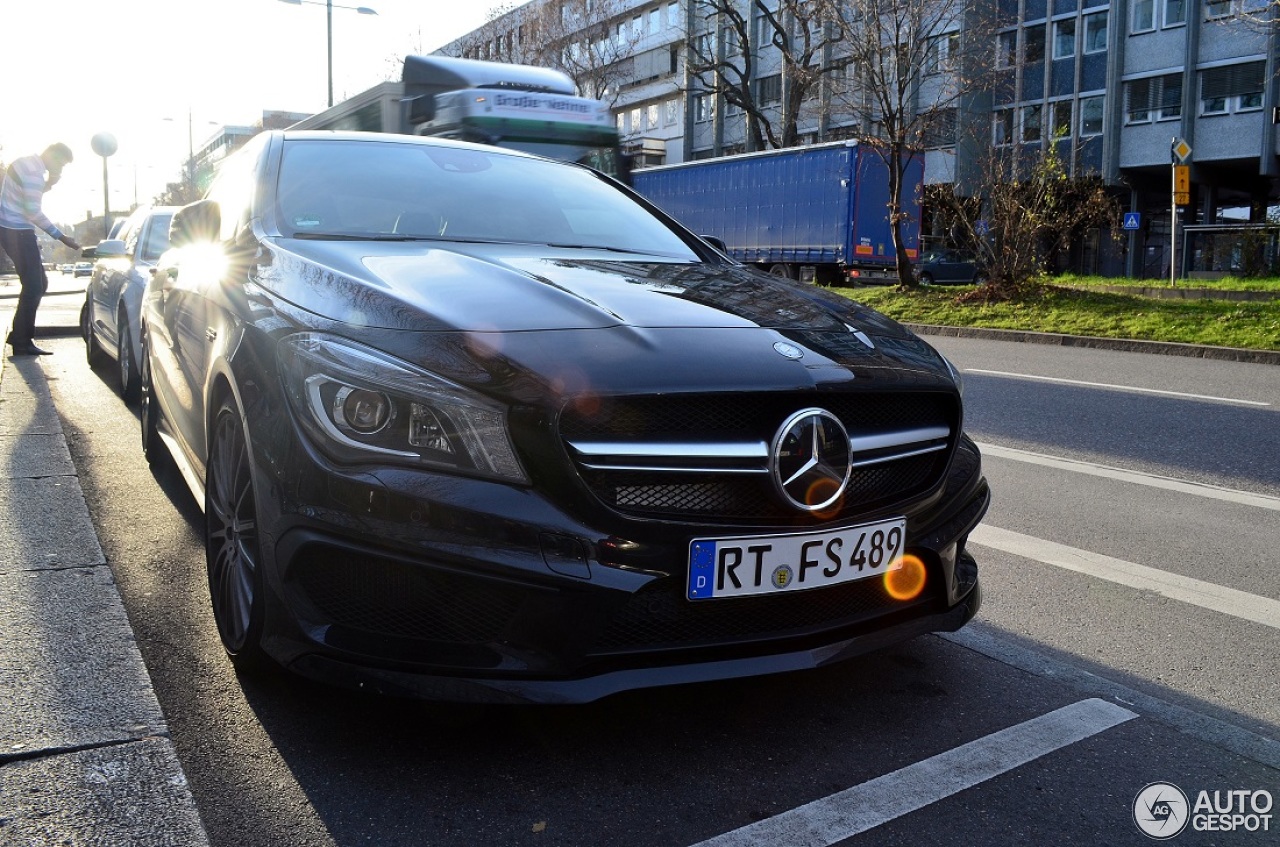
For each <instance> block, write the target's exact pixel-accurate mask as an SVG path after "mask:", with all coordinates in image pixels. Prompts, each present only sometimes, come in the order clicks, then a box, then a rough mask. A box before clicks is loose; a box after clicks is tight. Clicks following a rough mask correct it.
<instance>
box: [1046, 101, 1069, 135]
mask: <svg viewBox="0 0 1280 847" xmlns="http://www.w3.org/2000/svg"><path fill="white" fill-rule="evenodd" d="M1049 108H1050V109H1051V110H1052V111H1051V112H1050V117H1049V120H1050V122H1051V123H1050V126H1051V127H1052V129H1053V140H1054V141H1058V140H1059V139H1063V138H1070V137H1071V101H1070V100H1059V101H1057V102H1056V103H1050V104H1049Z"/></svg>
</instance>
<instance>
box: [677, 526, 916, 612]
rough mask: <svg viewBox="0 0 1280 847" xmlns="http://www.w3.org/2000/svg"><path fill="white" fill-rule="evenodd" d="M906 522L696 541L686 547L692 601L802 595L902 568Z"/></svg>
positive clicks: (689, 595)
mask: <svg viewBox="0 0 1280 847" xmlns="http://www.w3.org/2000/svg"><path fill="white" fill-rule="evenodd" d="M905 538H906V520H905V519H903V518H893V519H891V520H887V521H879V522H878V523H870V524H863V525H862V526H851V527H845V528H843V529H836V530H827V531H825V532H805V533H797V534H791V535H748V536H743V537H740V538H698V539H695V540H694V541H692V542H691V543H690V544H689V591H688V597H689V599H690V600H718V599H721V598H724V597H746V596H748V595H752V594H775V593H777V592H779V591H804V590H805V589H809V588H822V587H824V586H827V585H836V584H838V583H841V582H852V581H854V580H858V579H867V578H869V577H873V576H879V575H880V574H883V573H884V572H885V571H888V570H893V569H896V568H899V567H901V566H902V562H901V559H902V550H903V546H904V541H905Z"/></svg>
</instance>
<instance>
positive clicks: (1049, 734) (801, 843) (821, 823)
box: [694, 699, 1137, 847]
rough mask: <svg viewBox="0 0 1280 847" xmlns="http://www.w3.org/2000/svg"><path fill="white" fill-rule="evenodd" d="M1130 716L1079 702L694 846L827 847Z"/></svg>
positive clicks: (1107, 705) (1108, 705)
mask: <svg viewBox="0 0 1280 847" xmlns="http://www.w3.org/2000/svg"><path fill="white" fill-rule="evenodd" d="M1136 717H1137V714H1136V713H1134V712H1131V711H1129V710H1128V709H1125V708H1121V707H1120V706H1117V705H1115V704H1114V703H1108V702H1107V701H1106V700H1098V699H1089V700H1081V701H1080V702H1079V703H1072V704H1071V705H1070V706H1063V707H1062V708H1061V709H1057V710H1055V711H1052V712H1049V713H1048V714H1046V715H1041V716H1040V717H1038V718H1032V719H1031V720H1029V721H1026V722H1024V723H1020V724H1017V725H1016V726H1011V727H1009V728H1008V729H1002V730H1000V731H999V732H995V733H992V734H991V735H988V736H986V737H984V738H979V739H977V740H976V741H970V742H969V743H968V744H964V745H962V746H960V747H957V748H955V749H954V750H948V751H947V752H945V753H939V754H938V755H936V756H934V757H932V758H929V759H925V760H924V761H922V762H916V763H915V764H914V765H908V766H907V767H905V768H902V769H901V770H896V771H894V772H893V773H889V774H885V775H884V776H879V777H876V778H875V779H873V780H870V781H868V782H864V783H862V784H861V785H856V786H854V787H853V788H849V789H846V790H844V791H841V792H839V793H836V794H832V795H831V796H830V797H824V798H822V799H821V800H814V801H813V802H812V803H806V804H805V805H803V806H800V807H799V808H796V809H792V810H791V811H789V812H783V813H782V814H780V815H775V816H774V817H772V818H767V819H765V820H762V821H759V822H757V823H753V824H751V825H749V826H744V827H742V828H741V829H735V830H733V831H732V832H726V833H724V834H723V835H718V836H716V837H715V838H711V839H708V840H707V841H703V842H701V843H699V844H695V845H694V847H764V846H765V845H767V847H829V845H831V844H836V843H838V842H840V841H843V840H845V839H846V838H850V837H852V836H854V835H857V834H858V833H860V832H866V831H867V830H869V829H872V828H874V827H877V826H880V825H881V824H883V823H888V822H889V821H891V820H893V819H895V818H899V817H901V816H903V815H905V814H908V813H909V812H914V811H916V810H917V809H922V808H924V807H925V806H928V805H929V804H931V803H936V802H937V801H939V800H944V799H946V798H947V797H950V796H951V795H953V794H957V793H959V792H961V791H964V790H965V789H966V788H972V787H973V786H975V785H978V784H980V783H983V782H986V781H987V780H989V779H993V778H994V777H997V776H1000V775H1001V774H1003V773H1006V772H1008V771H1011V770H1013V769H1014V768H1016V767H1020V766H1021V765H1025V764H1027V763H1028V762H1032V761H1035V760H1036V759H1038V758H1040V757H1041V756H1046V755H1048V754H1049V753H1052V752H1054V751H1056V750H1061V749H1062V748H1063V747H1067V746H1069V745H1071V744H1075V743H1076V742H1077V741H1083V740H1084V739H1086V738H1089V737H1091V736H1094V735H1097V734H1098V733H1100V732H1104V731H1106V730H1108V729H1111V728H1112V727H1115V726H1119V725H1120V724H1122V723H1124V722H1125V721H1129V720H1133V719H1134V718H1136Z"/></svg>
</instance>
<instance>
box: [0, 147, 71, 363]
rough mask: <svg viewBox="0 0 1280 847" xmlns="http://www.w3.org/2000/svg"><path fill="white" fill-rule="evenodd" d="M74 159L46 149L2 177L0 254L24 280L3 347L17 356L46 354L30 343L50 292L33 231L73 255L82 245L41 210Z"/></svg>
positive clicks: (17, 162) (67, 152)
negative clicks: (42, 300)
mask: <svg viewBox="0 0 1280 847" xmlns="http://www.w3.org/2000/svg"><path fill="white" fill-rule="evenodd" d="M71 160H72V155H71V148H70V147H68V146H67V145H65V144H50V145H49V146H48V147H47V148H46V149H45V151H44V152H43V153H41V154H40V155H39V156H23V157H22V158H20V159H15V160H14V161H13V162H12V163H11V164H10V165H9V168H8V170H6V171H5V175H4V186H3V188H0V249H3V250H4V252H5V253H7V254H9V258H10V259H11V260H12V261H13V264H14V267H15V268H16V269H17V271H18V279H20V280H21V281H22V293H21V294H20V295H19V296H18V310H17V311H16V312H14V315H13V331H12V332H11V333H9V337H8V338H7V339H5V342H6V343H7V344H8V345H9V346H11V347H12V348H13V355H15V356H39V355H48V354H49V352H50V351H48V350H41V349H40V348H39V347H37V346H36V345H35V343H34V342H33V341H32V337H33V335H34V334H35V329H36V309H39V308H40V298H41V297H44V293H45V291H47V290H48V288H49V278H48V277H47V276H45V273H44V263H43V262H42V261H41V259H40V246H39V245H38V244H37V243H36V227H37V226H38V227H40V228H41V229H43V230H44V231H45V232H47V233H49V235H51V236H53V237H54V238H56V239H58V240H59V241H61V242H62V243H63V244H65V245H67V246H68V247H70V248H71V249H72V250H79V249H80V245H79V244H78V243H77V242H76V240H75V239H74V238H72V237H71V236H69V235H66V234H64V233H63V232H62V231H61V230H60V229H58V228H57V227H56V226H54V225H53V222H52V221H51V220H49V218H48V217H47V216H46V215H45V213H44V212H43V211H41V209H40V203H41V201H42V200H43V199H44V193H45V192H46V191H48V190H49V189H50V188H53V186H54V185H56V184H57V182H58V180H59V179H61V178H62V168H63V166H64V165H66V164H67V163H68V162H70V161H71Z"/></svg>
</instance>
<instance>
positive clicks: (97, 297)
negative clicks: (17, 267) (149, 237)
mask: <svg viewBox="0 0 1280 847" xmlns="http://www.w3.org/2000/svg"><path fill="white" fill-rule="evenodd" d="M117 235H118V236H119V238H120V240H122V241H124V243H125V253H126V255H124V256H115V257H111V258H106V259H98V260H97V261H96V262H95V263H94V268H93V273H92V274H91V275H90V277H89V283H88V292H89V293H88V296H87V297H86V302H87V303H88V304H89V322H90V325H91V326H93V327H94V329H95V330H96V333H97V335H98V337H99V338H100V339H101V340H102V346H103V347H104V348H106V349H107V350H111V351H114V350H115V349H116V337H117V331H118V328H117V327H116V303H117V302H118V300H119V298H120V290H121V289H122V288H123V287H124V285H125V283H126V281H127V280H128V275H129V268H130V266H131V265H132V262H133V259H132V258H131V255H132V253H133V249H134V246H135V245H136V242H137V237H138V226H137V220H136V218H130V219H129V220H128V221H126V222H125V225H124V226H123V227H122V228H121V229H120V231H119V232H118V233H117Z"/></svg>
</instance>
